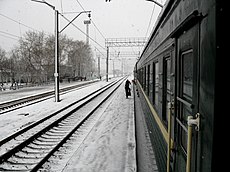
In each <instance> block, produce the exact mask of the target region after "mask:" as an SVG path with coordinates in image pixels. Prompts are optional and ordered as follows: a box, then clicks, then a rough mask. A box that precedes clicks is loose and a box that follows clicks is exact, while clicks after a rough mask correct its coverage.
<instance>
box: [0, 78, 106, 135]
mask: <svg viewBox="0 0 230 172" xmlns="http://www.w3.org/2000/svg"><path fill="white" fill-rule="evenodd" d="M106 84H108V83H107V82H105V81H100V82H98V83H96V84H93V85H91V86H89V87H85V88H82V89H80V90H76V91H72V92H68V93H66V94H62V95H60V100H61V101H60V102H55V101H54V98H51V99H48V100H45V101H42V102H40V103H36V104H33V105H30V106H26V107H24V108H21V109H17V110H14V111H12V112H8V113H4V114H1V115H0V139H3V138H5V137H6V136H8V135H9V134H12V133H13V132H15V131H18V130H19V129H21V128H23V127H26V126H27V125H29V124H31V123H33V122H36V121H37V120H39V119H41V118H43V117H45V116H48V115H50V114H51V113H54V112H55V111H58V110H59V109H61V108H64V107H65V106H67V105H69V104H71V103H72V102H74V101H76V100H79V99H81V98H82V97H84V96H85V95H86V94H89V93H91V92H93V91H94V90H95V89H98V88H101V87H103V86H104V85H106ZM46 89H48V88H46ZM46 89H38V90H37V93H41V92H42V91H44V90H46ZM49 89H51V88H49ZM21 92H23V91H21ZM26 92H27V91H26ZM32 92H33V93H34V90H33V91H32ZM32 92H31V93H32ZM22 94H24V93H19V94H16V93H15V94H14V96H12V97H13V98H18V96H20V95H22ZM27 94H28V93H27ZM2 96H3V95H1V97H2ZM4 96H9V95H8V94H5V95H4Z"/></svg>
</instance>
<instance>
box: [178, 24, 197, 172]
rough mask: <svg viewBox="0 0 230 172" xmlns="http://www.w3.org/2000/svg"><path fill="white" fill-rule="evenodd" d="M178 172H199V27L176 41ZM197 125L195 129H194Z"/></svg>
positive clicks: (183, 34) (194, 27)
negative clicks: (197, 167) (197, 168)
mask: <svg viewBox="0 0 230 172" xmlns="http://www.w3.org/2000/svg"><path fill="white" fill-rule="evenodd" d="M176 41H177V42H176V44H177V45H176V46H177V54H176V61H177V62H176V70H177V74H176V96H175V99H176V102H175V103H176V104H175V105H176V106H175V115H176V156H175V166H174V168H175V171H177V172H194V171H196V164H197V162H196V157H197V145H198V137H197V136H198V132H197V129H198V127H199V25H198V24H197V25H195V26H193V27H191V28H190V29H188V30H187V31H184V32H183V33H181V34H180V35H179V36H178V37H177V39H176ZM194 125H196V126H195V127H193V126H194Z"/></svg>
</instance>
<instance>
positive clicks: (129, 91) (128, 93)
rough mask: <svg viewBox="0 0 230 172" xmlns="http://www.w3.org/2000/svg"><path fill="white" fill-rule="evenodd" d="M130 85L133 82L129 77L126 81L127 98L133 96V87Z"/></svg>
mask: <svg viewBox="0 0 230 172" xmlns="http://www.w3.org/2000/svg"><path fill="white" fill-rule="evenodd" d="M129 85H131V82H130V81H129V80H128V79H127V80H126V81H125V95H126V98H128V97H129V96H131V89H130V88H129Z"/></svg>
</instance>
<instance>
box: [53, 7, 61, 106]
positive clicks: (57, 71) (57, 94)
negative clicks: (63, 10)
mask: <svg viewBox="0 0 230 172" xmlns="http://www.w3.org/2000/svg"><path fill="white" fill-rule="evenodd" d="M58 37H59V34H58V11H57V10H55V72H54V78H55V102H59V101H60V98H59V97H60V96H59V39H58Z"/></svg>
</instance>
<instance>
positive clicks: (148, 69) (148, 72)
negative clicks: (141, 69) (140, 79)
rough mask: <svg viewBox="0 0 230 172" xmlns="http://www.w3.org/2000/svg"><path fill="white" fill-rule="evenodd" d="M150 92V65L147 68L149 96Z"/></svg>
mask: <svg viewBox="0 0 230 172" xmlns="http://www.w3.org/2000/svg"><path fill="white" fill-rule="evenodd" d="M149 91H150V65H148V68H147V95H148V96H149Z"/></svg>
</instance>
